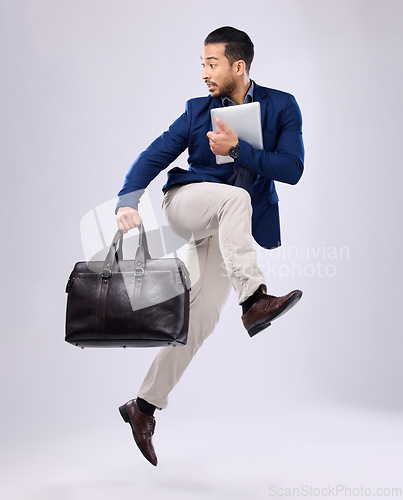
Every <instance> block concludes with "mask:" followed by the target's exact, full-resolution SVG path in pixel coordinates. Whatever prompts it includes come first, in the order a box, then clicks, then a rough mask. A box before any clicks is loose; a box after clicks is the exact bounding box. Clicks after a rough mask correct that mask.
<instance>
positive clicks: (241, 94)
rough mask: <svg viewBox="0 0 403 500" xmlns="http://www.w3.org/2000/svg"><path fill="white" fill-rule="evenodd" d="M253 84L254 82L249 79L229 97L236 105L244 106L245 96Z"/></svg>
mask: <svg viewBox="0 0 403 500" xmlns="http://www.w3.org/2000/svg"><path fill="white" fill-rule="evenodd" d="M251 83H252V82H251V81H250V79H249V78H248V79H247V81H246V82H245V83H242V85H240V86H239V87H237V88H236V89H235V90H234V92H233V93H232V94H231V95H230V96H228V97H229V98H230V99H231V101H232V102H233V103H234V104H243V103H244V102H245V96H246V93H247V92H248V90H249V87H250V86H251Z"/></svg>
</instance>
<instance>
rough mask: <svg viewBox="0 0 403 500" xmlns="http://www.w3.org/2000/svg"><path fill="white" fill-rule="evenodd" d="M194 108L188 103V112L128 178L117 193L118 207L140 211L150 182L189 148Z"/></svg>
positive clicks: (143, 156) (140, 158)
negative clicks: (140, 202)
mask: <svg viewBox="0 0 403 500" xmlns="http://www.w3.org/2000/svg"><path fill="white" fill-rule="evenodd" d="M190 118H191V106H190V102H189V101H188V102H187V103H186V106H185V112H184V113H183V114H182V115H181V116H180V117H179V118H178V119H177V120H175V121H174V122H173V123H172V125H171V126H170V127H169V129H168V130H166V131H165V132H164V133H163V134H162V135H160V136H159V137H157V139H155V141H153V142H152V143H151V144H150V145H149V146H148V148H147V149H146V150H145V151H143V152H142V153H141V154H140V155H139V156H138V157H137V159H136V160H135V161H134V163H133V164H132V165H131V167H130V169H129V171H128V173H127V174H126V177H125V181H124V184H123V187H122V189H121V190H120V191H119V193H118V197H119V201H118V203H117V205H116V210H115V213H116V212H117V210H118V208H119V207H127V206H129V207H133V208H135V209H136V210H137V208H138V204H139V200H140V197H141V196H142V194H143V193H144V190H145V188H146V187H147V186H148V185H149V184H150V182H151V181H152V180H153V179H154V178H155V177H156V176H157V175H158V174H159V173H160V172H161V171H162V170H164V169H165V168H167V167H168V166H169V165H170V164H171V163H172V162H173V161H174V160H175V159H176V158H177V157H178V156H179V155H180V154H181V153H182V152H183V151H185V149H186V148H187V146H188V136H189V127H190Z"/></svg>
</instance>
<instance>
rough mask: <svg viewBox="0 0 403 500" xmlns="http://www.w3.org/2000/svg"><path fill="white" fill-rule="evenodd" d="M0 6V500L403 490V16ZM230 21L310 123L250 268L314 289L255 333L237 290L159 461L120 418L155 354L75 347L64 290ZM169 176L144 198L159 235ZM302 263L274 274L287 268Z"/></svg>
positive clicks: (378, 10)
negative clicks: (96, 224) (105, 210)
mask: <svg viewBox="0 0 403 500" xmlns="http://www.w3.org/2000/svg"><path fill="white" fill-rule="evenodd" d="M0 6H1V7H0V8H1V10H0V14H1V20H0V22H1V25H0V40H1V113H0V114H1V127H2V130H1V168H2V183H1V186H2V196H1V203H2V210H1V213H2V249H3V251H2V268H1V293H2V295H1V307H2V321H1V327H2V348H1V365H0V366H1V371H2V376H1V382H0V384H1V395H2V396H1V413H0V415H1V428H0V429H1V430H0V432H1V443H2V444H1V448H0V457H1V459H2V461H4V464H3V465H2V467H1V469H2V471H3V474H4V477H3V478H2V479H1V486H0V489H2V490H3V491H2V498H8V499H14V498H15V499H18V500H19V499H31V498H32V499H41V500H42V499H46V500H47V499H53V498H58V499H61V500H72V499H74V500H76V499H92V498H96V499H101V500H103V499H108V500H109V499H112V498H113V499H115V498H119V499H123V500H125V499H126V498H127V499H129V498H130V499H131V498H140V496H141V495H142V494H144V495H145V496H144V497H143V498H151V499H154V498H168V499H170V498H175V499H181V498H186V499H188V498H196V499H198V498H203V499H204V498H214V499H222V498H231V499H234V498H239V499H248V500H249V499H250V498H281V497H282V496H281V491H280V490H278V491H277V490H276V491H277V492H275V489H276V488H293V487H294V488H296V487H300V486H301V485H304V484H307V485H312V487H317V488H319V487H328V486H329V485H335V484H341V485H346V487H350V488H354V487H360V485H363V486H367V487H370V486H371V487H373V488H375V487H384V488H392V487H397V486H400V487H403V480H402V476H401V464H402V441H403V432H402V410H403V400H402V375H403V368H402V366H403V364H402V348H403V340H402V334H401V333H402V328H401V324H400V323H401V322H400V299H401V291H400V283H401V260H400V259H401V251H402V236H401V208H400V202H401V192H402V189H401V181H402V174H401V151H400V149H401V144H402V138H401V130H402V94H401V89H402V83H403V82H402V67H401V50H402V42H403V32H402V30H401V26H402V22H403V8H402V3H401V2H400V1H398V0H396V1H393V0H382V1H380V0H379V1H375V0H369V1H363V0H362V1H359V0H349V1H347V0H337V1H333V0H329V1H320V0H283V1H280V0H277V1H275V0H265V1H255V2H249V3H245V2H241V1H239V0H233V1H232V2H230V3H229V2H213V3H211V2H201V1H199V0H197V1H193V2H190V1H187V2H185V1H178V0H172V1H169V2H164V1H162V0H156V1H154V2H139V1H129V0H126V1H123V0H117V1H114V2H107V1H95V0H80V1H78V0H72V1H67V0H59V1H58V0H53V1H51V0H16V1H7V0H1V2H0ZM222 25H233V26H235V27H238V28H240V29H243V30H245V31H246V32H247V33H248V34H249V35H250V36H251V38H252V40H253V42H254V44H255V49H256V50H255V61H254V63H253V65H252V72H251V77H252V78H253V79H254V80H255V81H256V82H257V83H259V84H261V85H265V86H268V87H272V88H278V89H281V90H285V91H287V92H291V93H292V94H293V95H294V96H295V97H296V99H297V101H298V103H299V105H300V107H301V110H302V114H303V119H304V128H303V131H304V140H305V146H306V161H305V173H304V175H303V177H302V179H301V181H300V182H299V183H298V184H297V185H296V186H288V185H281V184H280V183H278V184H277V187H278V192H279V196H280V213H281V223H282V239H283V247H282V249H281V252H284V253H283V254H281V252H280V253H279V252H277V254H276V253H271V252H267V251H259V262H260V264H261V266H262V269H263V270H264V272H265V274H266V277H267V282H268V285H269V290H270V292H269V293H273V294H276V295H282V294H284V293H286V292H288V291H289V290H292V289H294V288H301V289H302V290H303V291H304V296H303V299H302V300H301V302H300V303H299V304H298V306H297V307H296V308H295V309H293V311H292V312H290V313H289V314H288V315H286V316H284V317H283V318H282V319H281V320H279V321H278V322H276V323H274V324H273V325H272V326H271V327H270V328H269V329H268V330H266V331H265V332H262V333H261V334H259V335H258V336H256V337H255V338H253V339H250V338H249V337H248V335H247V334H246V332H245V331H244V329H243V327H242V323H241V320H240V314H241V311H240V308H239V306H238V305H237V303H236V297H235V294H232V295H231V296H230V299H229V302H228V304H227V306H226V308H225V310H224V312H223V315H222V318H221V320H220V323H219V325H218V327H217V329H216V331H215V333H214V335H213V336H212V337H211V338H210V339H209V340H208V341H207V342H206V343H205V345H204V346H203V348H202V350H201V351H200V352H199V353H198V355H197V357H196V358H195V359H194V361H193V363H192V365H191V366H190V367H189V369H188V371H187V372H186V373H185V375H184V377H183V379H182V381H181V382H180V384H179V385H178V386H177V387H176V388H175V390H174V392H173V393H172V396H171V399H170V406H169V408H168V409H167V410H165V411H164V412H158V413H157V415H156V416H157V429H156V434H155V437H154V442H155V446H156V449H157V454H158V456H159V460H160V464H159V465H158V467H157V468H155V469H154V468H153V467H152V466H151V465H150V464H148V462H146V461H145V460H144V458H143V457H142V456H141V454H140V453H139V452H138V450H137V449H136V446H135V444H134V441H133V440H132V437H131V434H130V429H129V427H128V426H127V424H126V425H125V424H124V423H123V421H122V420H121V418H120V416H119V414H118V412H117V407H118V406H119V405H120V404H123V403H124V402H126V401H127V400H128V399H131V398H132V397H135V396H136V393H137V392H136V391H137V389H138V387H139V385H140V383H141V381H142V378H143V376H144V374H145V372H146V370H147V368H148V366H149V364H150V362H151V360H152V358H153V357H154V355H155V352H156V351H155V350H153V349H143V350H141V349H138V350H135V349H132V350H101V349H100V350H95V349H94V350H91V349H85V350H80V349H76V348H74V347H72V346H70V345H68V344H66V343H65V342H64V315H65V304H66V298H67V296H66V294H65V292H64V288H65V284H66V281H67V277H68V275H69V273H70V271H71V269H72V267H73V265H74V263H75V262H76V261H79V260H83V259H84V254H83V248H82V243H81V235H80V221H81V219H82V218H83V216H84V215H85V214H86V213H87V212H88V211H91V210H93V209H94V208H95V207H97V206H98V205H100V204H103V203H105V202H107V201H108V200H111V199H113V198H114V197H115V196H116V194H117V192H118V191H119V189H120V188H121V186H122V183H123V179H124V175H125V174H126V172H127V170H128V168H129V166H130V164H131V163H132V161H133V160H134V159H135V157H136V156H137V155H138V154H139V153H140V152H141V151H142V150H143V149H144V148H145V147H146V146H147V145H148V144H149V143H150V142H151V141H152V140H153V139H154V138H155V137H156V136H158V135H159V134H160V133H161V132H162V131H163V130H165V129H166V128H167V127H168V126H169V125H170V123H171V122H172V121H173V120H174V119H176V118H177V117H178V116H179V115H180V114H181V113H182V112H183V109H184V104H185V101H186V100H187V99H189V98H191V97H196V96H200V95H205V94H206V89H205V86H204V84H203V82H202V80H201V66H200V59H199V56H200V52H201V49H202V44H203V40H204V38H205V36H206V35H207V34H208V33H209V32H210V31H212V30H213V29H215V28H217V27H219V26H222ZM175 165H179V166H181V167H186V156H182V157H181V158H179V159H178V161H177V162H176V163H175ZM165 179H166V172H163V173H162V174H160V175H159V176H158V178H157V179H156V180H155V181H153V183H152V184H151V186H150V188H149V196H150V198H151V200H152V202H153V206H154V208H155V209H156V217H157V219H158V220H159V221H161V223H163V219H162V218H161V217H162V215H161V213H160V212H158V210H159V207H160V203H161V200H162V193H161V186H162V185H163V184H164V183H165ZM140 213H141V203H140ZM145 222H146V221H145ZM340 248H343V249H344V252H343V254H342V256H341V258H332V255H330V254H329V252H334V249H340ZM346 248H347V249H348V250H347V251H346V250H345V249H346ZM289 249H294V252H296V255H297V257H295V255H294V256H291V258H290V255H288V254H287V251H289ZM346 252H347V253H346ZM276 255H277V257H276ZM333 256H334V255H333ZM293 262H294V264H295V267H294V272H290V273H289V275H288V276H283V277H280V276H279V275H278V273H277V272H276V269H277V270H278V267H277V268H276V267H275V266H279V265H280V264H282V265H288V266H291V265H292V263H293ZM319 264H320V265H322V266H323V267H322V268H321V269H322V275H320V271H319V267H318V266H319ZM298 265H299V267H298ZM270 266H274V267H270ZM326 266H331V267H327V268H326ZM270 269H271V270H270ZM283 269H290V267H288V268H285V267H284V268H283ZM325 269H327V270H328V274H331V276H330V275H328V276H326V275H323V271H324V270H325ZM270 485H272V487H271V489H270ZM273 485H274V486H273ZM329 487H330V486H329ZM374 491H375V490H374ZM316 496H318V495H316ZM322 496H324V494H323V493H322ZM339 496H342V493H339ZM355 496H357V495H355ZM364 497H365V495H364V496H363V498H364Z"/></svg>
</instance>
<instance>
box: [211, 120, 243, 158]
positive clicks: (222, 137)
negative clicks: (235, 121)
mask: <svg viewBox="0 0 403 500" xmlns="http://www.w3.org/2000/svg"><path fill="white" fill-rule="evenodd" d="M216 123H217V125H218V127H219V129H220V130H219V131H218V132H207V137H208V138H209V141H210V149H211V151H212V152H213V153H214V154H215V155H222V156H228V154H229V150H230V149H231V148H232V147H233V146H236V145H237V144H238V137H237V135H236V134H235V132H233V131H232V130H231V129H230V128H229V127H227V126H226V125H224V123H223V122H222V121H221V120H220V119H219V118H217V119H216Z"/></svg>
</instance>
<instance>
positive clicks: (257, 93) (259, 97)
mask: <svg viewBox="0 0 403 500" xmlns="http://www.w3.org/2000/svg"><path fill="white" fill-rule="evenodd" d="M254 83H255V89H254V91H253V100H254V101H259V102H260V114H261V117H262V127H263V124H264V123H265V122H266V116H267V113H268V109H267V105H268V102H267V99H266V92H265V90H264V89H263V88H262V87H261V86H260V85H258V84H257V83H256V82H254Z"/></svg>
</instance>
